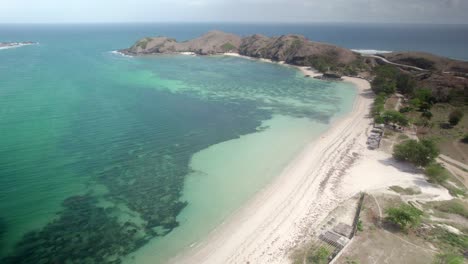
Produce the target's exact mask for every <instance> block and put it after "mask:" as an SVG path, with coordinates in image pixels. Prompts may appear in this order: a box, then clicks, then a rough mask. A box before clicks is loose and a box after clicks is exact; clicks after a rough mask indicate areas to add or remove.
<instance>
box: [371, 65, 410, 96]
mask: <svg viewBox="0 0 468 264" xmlns="http://www.w3.org/2000/svg"><path fill="white" fill-rule="evenodd" d="M374 74H375V78H374V80H373V81H372V90H373V91H374V92H375V93H376V94H379V93H385V94H387V95H390V94H393V93H394V92H396V91H398V92H400V93H402V94H407V95H411V94H413V93H414V91H415V89H416V81H415V80H414V79H413V78H412V77H411V76H410V75H409V74H406V73H402V72H400V71H399V70H398V69H397V68H396V67H394V66H391V65H382V66H378V67H375V69H374Z"/></svg>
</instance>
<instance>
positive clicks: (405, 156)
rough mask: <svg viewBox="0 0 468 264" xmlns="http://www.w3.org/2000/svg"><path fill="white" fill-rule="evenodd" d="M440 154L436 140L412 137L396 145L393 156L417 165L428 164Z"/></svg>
mask: <svg viewBox="0 0 468 264" xmlns="http://www.w3.org/2000/svg"><path fill="white" fill-rule="evenodd" d="M438 155H439V150H438V149H437V146H436V145H435V143H434V142H432V141H431V140H427V139H422V140H421V141H420V142H418V141H416V140H414V139H411V140H407V141H405V142H403V143H400V144H398V145H396V146H395V148H394V149H393V157H394V158H395V159H396V160H400V161H408V162H411V163H412V164H414V165H416V166H423V167H425V166H427V165H429V164H430V163H432V162H433V161H434V160H435V158H436V157H437V156H438Z"/></svg>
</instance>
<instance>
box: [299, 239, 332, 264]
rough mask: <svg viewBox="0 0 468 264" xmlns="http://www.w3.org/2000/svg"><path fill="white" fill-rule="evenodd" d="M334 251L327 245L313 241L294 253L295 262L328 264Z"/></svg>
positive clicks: (301, 263) (300, 263)
mask: <svg viewBox="0 0 468 264" xmlns="http://www.w3.org/2000/svg"><path fill="white" fill-rule="evenodd" d="M331 254H332V252H331V251H330V249H328V248H327V247H325V246H320V244H318V245H317V244H316V243H312V244H309V245H307V246H305V247H304V248H301V249H298V250H296V251H295V252H294V253H293V254H292V262H293V263H294V264H326V263H328V258H329V257H330V255H331Z"/></svg>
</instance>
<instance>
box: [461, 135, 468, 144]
mask: <svg viewBox="0 0 468 264" xmlns="http://www.w3.org/2000/svg"><path fill="white" fill-rule="evenodd" d="M461 141H462V142H463V143H465V144H468V134H465V136H464V137H463V138H462V140H461Z"/></svg>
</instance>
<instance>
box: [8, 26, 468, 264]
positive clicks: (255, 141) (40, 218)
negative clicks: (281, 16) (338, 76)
mask: <svg viewBox="0 0 468 264" xmlns="http://www.w3.org/2000/svg"><path fill="white" fill-rule="evenodd" d="M336 27H337V29H336V30H337V32H339V28H340V27H338V26H336ZM343 27H344V28H346V27H347V26H341V28H343ZM210 29H222V30H226V31H230V32H234V33H238V34H244V35H245V34H250V33H254V32H255V33H258V32H260V33H264V34H268V35H278V34H282V33H288V32H292V33H303V34H305V35H307V36H308V37H310V38H312V37H314V36H316V34H318V35H320V36H321V38H322V39H319V37H314V39H318V40H326V41H332V40H333V37H335V38H336V37H337V36H334V35H333V34H332V32H333V31H332V30H321V29H320V30H319V29H318V27H316V26H311V25H297V26H295V27H294V26H293V25H283V26H278V25H255V26H251V25H250V26H249V25H230V24H220V25H214V24H212V25H210V24H196V25H181V24H166V25H162V24H159V25H143V24H138V25H34V26H32V25H1V26H0V41H36V42H39V43H40V44H39V45H32V46H25V47H20V48H15V49H4V50H0V61H1V63H0V77H1V78H0V132H1V137H0V259H1V260H2V263H50V262H58V263H61V262H63V261H64V260H65V259H69V260H72V261H75V263H83V262H86V263H118V262H120V261H123V262H125V263H160V262H163V261H164V260H166V259H167V258H169V257H171V256H174V255H175V254H177V253H179V252H180V251H181V250H183V249H184V248H186V247H188V246H190V245H193V244H194V243H197V242H198V241H199V240H200V239H202V238H203V237H204V235H206V234H207V233H208V232H209V231H210V230H212V229H213V228H215V227H216V225H218V224H219V223H221V222H222V221H223V220H224V219H225V218H226V217H228V216H229V214H231V213H232V212H233V211H235V210H236V209H237V208H239V206H241V205H242V204H243V203H245V202H246V201H247V200H248V199H249V198H250V197H252V195H254V194H255V192H256V191H258V190H259V189H261V188H263V187H264V186H265V185H266V184H268V182H269V181H270V180H271V179H272V178H273V177H274V176H276V175H278V173H279V172H280V171H281V169H282V168H283V167H284V166H285V164H287V163H288V161H289V160H291V159H292V158H293V157H294V155H296V154H297V153H298V152H299V151H300V150H301V148H302V147H303V146H304V144H305V143H306V142H309V141H311V140H312V139H314V138H316V137H317V136H318V135H319V134H320V133H321V132H323V131H325V130H326V129H327V127H328V126H329V124H330V122H331V121H332V120H333V119H334V118H337V117H339V116H340V115H343V114H345V113H346V112H349V111H350V109H351V107H352V102H353V100H354V98H355V96H356V92H355V90H354V89H353V87H352V86H351V85H350V84H347V83H335V82H323V81H319V80H313V79H307V78H303V76H301V74H300V73H299V72H298V71H297V70H295V69H294V68H291V67H286V66H281V65H276V64H269V63H262V62H257V61H252V60H245V59H241V58H233V57H223V56H214V57H194V56H182V55H179V56H152V57H144V58H129V57H123V56H120V55H118V54H115V53H112V52H111V51H113V50H116V49H120V48H125V47H127V46H129V45H131V44H132V43H133V42H134V41H136V40H137V39H138V38H140V37H143V36H151V35H170V36H173V37H176V38H178V39H180V40H183V39H188V38H191V37H195V36H197V35H199V34H201V33H203V32H205V31H207V30H210ZM463 30H466V29H463ZM286 31H287V32H286ZM322 31H323V32H322ZM320 32H322V33H320ZM345 32H348V31H347V30H345ZM319 33H320V34H319ZM348 34H349V33H348ZM368 37H370V35H368ZM343 38H344V39H346V36H343ZM332 42H335V43H338V42H339V41H332ZM344 42H346V41H344ZM347 43H348V44H343V45H344V46H348V47H350V48H357V49H361V48H362V49H385V50H389V49H390V50H394V49H397V46H393V47H387V46H384V45H377V44H375V43H373V44H369V45H368V46H366V45H360V44H356V43H354V44H352V42H347ZM425 43H426V44H425V45H426V48H427V49H428V51H430V49H431V48H432V47H433V46H431V44H430V43H431V42H427V41H426V42H425ZM338 44H340V43H338ZM362 44H364V43H362ZM451 45H459V46H460V47H461V46H462V45H463V41H458V42H457V41H454V42H453V43H452V44H451ZM406 47H408V48H410V47H411V45H409V44H408V46H406ZM455 50H456V49H451V52H453V51H455ZM459 50H460V51H461V50H462V49H461V48H460V49H459ZM439 51H442V49H440V50H439ZM463 52H464V51H463ZM463 52H460V53H458V54H454V56H455V55H456V57H457V58H461V59H463V58H466V57H467V56H465V55H466V54H465V55H464V54H463ZM447 56H452V55H447ZM464 56H465V57H464ZM272 142H274V144H272Z"/></svg>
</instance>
